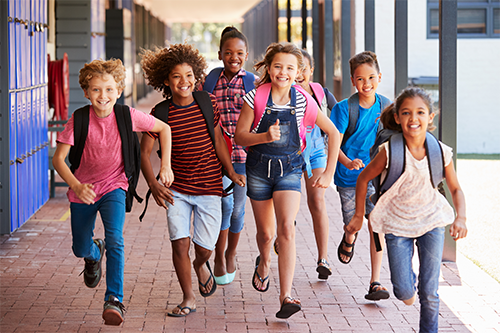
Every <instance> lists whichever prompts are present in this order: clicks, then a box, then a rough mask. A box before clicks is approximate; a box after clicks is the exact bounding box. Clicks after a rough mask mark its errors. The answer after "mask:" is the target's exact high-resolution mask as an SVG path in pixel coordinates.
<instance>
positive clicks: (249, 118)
mask: <svg viewBox="0 0 500 333" xmlns="http://www.w3.org/2000/svg"><path fill="white" fill-rule="evenodd" d="M254 117H255V115H254V112H253V109H252V108H251V107H250V106H249V105H248V104H247V103H246V102H245V103H244V104H243V107H242V108H241V112H240V117H239V118H238V123H237V124H236V130H235V132H234V142H236V144H237V145H240V146H254V145H258V144H261V143H269V142H273V141H276V140H279V139H280V137H281V131H280V127H279V120H278V121H276V123H275V124H274V125H272V126H271V127H269V130H268V131H267V132H265V133H251V132H250V130H251V128H252V125H253V121H254Z"/></svg>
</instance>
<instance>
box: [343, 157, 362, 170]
mask: <svg viewBox="0 0 500 333" xmlns="http://www.w3.org/2000/svg"><path fill="white" fill-rule="evenodd" d="M346 167H347V169H349V170H353V169H356V170H359V169H361V168H364V167H365V164H364V163H363V161H362V160H360V159H359V158H355V159H354V160H352V161H351V162H350V163H349V164H348V165H346Z"/></svg>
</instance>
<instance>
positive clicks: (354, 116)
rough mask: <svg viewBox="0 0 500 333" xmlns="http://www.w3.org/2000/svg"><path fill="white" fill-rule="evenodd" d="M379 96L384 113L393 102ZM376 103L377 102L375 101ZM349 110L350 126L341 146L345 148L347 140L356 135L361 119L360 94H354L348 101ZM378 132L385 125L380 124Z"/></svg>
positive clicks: (381, 109)
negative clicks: (359, 119)
mask: <svg viewBox="0 0 500 333" xmlns="http://www.w3.org/2000/svg"><path fill="white" fill-rule="evenodd" d="M375 96H378V98H379V100H380V111H381V112H382V111H383V110H384V109H385V108H386V107H387V106H389V105H390V104H391V103H392V102H391V100H390V99H388V98H387V97H385V96H383V95H379V94H375ZM375 103H376V101H375ZM347 105H348V110H349V124H348V125H347V129H346V131H345V133H344V136H343V137H342V143H341V144H340V146H341V147H343V146H344V145H345V144H346V142H347V140H349V138H350V137H351V136H352V135H353V134H354V132H355V131H356V126H357V125H358V118H359V95H358V93H354V94H352V95H351V97H349V99H348V100H347ZM378 126H379V127H378V130H380V129H382V127H383V125H382V124H381V122H379V124H378Z"/></svg>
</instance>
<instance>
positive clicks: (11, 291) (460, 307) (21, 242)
mask: <svg viewBox="0 0 500 333" xmlns="http://www.w3.org/2000/svg"><path fill="white" fill-rule="evenodd" d="M149 102H150V103H152V102H154V99H153V100H149ZM142 107H143V108H144V110H147V108H148V107H149V105H147V104H143V105H142ZM146 190H147V188H146V184H145V182H144V181H141V183H140V185H139V193H145V192H146ZM65 191H66V189H64V188H57V191H56V197H55V198H53V199H51V200H50V201H49V202H48V203H47V204H46V205H44V206H43V207H42V208H41V209H40V210H39V211H38V212H37V213H36V214H35V215H34V216H33V217H32V218H31V219H30V220H29V221H28V222H27V223H25V224H24V225H23V226H22V227H21V228H20V229H19V230H17V231H16V232H14V233H12V234H11V235H4V236H2V237H0V263H1V266H0V274H1V287H0V302H1V303H0V304H1V309H0V331H1V332H2V333H8V332H418V318H419V306H418V302H417V303H416V305H413V306H405V305H404V304H403V303H402V302H400V301H398V300H397V299H396V298H395V297H394V296H393V295H392V288H391V283H390V278H389V270H388V265H387V259H386V258H385V259H384V263H383V268H382V283H383V284H385V285H386V286H387V287H388V288H389V289H390V290H391V298H390V299H389V300H386V301H380V302H376V303H375V302H369V301H366V300H365V299H364V295H365V293H366V290H367V287H368V283H369V278H370V271H369V266H370V262H369V255H368V232H367V228H366V226H365V227H364V229H363V230H362V231H361V232H360V235H359V238H358V241H357V244H356V254H355V256H354V258H353V260H352V262H351V264H349V265H343V264H341V263H340V262H339V261H338V260H337V254H336V251H337V250H336V248H337V245H338V243H339V241H340V239H341V237H342V233H341V230H342V228H341V227H342V223H341V217H340V215H341V213H340V206H339V199H338V196H337V193H336V191H335V190H334V189H333V188H329V189H328V190H327V193H326V199H327V203H328V213H329V217H330V242H329V253H330V258H329V260H330V262H331V265H332V269H333V275H332V276H331V277H330V279H329V280H328V281H326V282H324V281H320V280H318V279H317V273H316V272H315V268H316V254H317V251H316V244H315V240H314V235H313V232H312V222H311V217H310V214H309V212H308V209H307V205H306V200H305V196H304V195H303V196H302V198H301V202H300V211H299V214H298V216H297V266H296V271H295V278H294V284H293V293H294V296H297V297H299V298H300V300H301V302H302V306H303V310H302V311H301V312H299V313H298V314H296V315H294V316H292V317H291V318H290V319H289V320H279V319H277V318H276V317H275V312H276V311H277V310H278V309H279V301H278V295H279V292H278V280H277V276H278V272H277V257H276V256H274V257H273V263H272V269H271V273H270V277H271V286H270V288H269V291H268V292H267V293H258V292H256V291H255V290H254V289H253V288H252V286H251V277H252V273H253V265H254V260H255V257H256V255H257V254H258V251H257V248H256V242H255V225H254V221H253V214H252V210H251V207H250V205H249V204H248V205H247V214H246V218H245V228H244V229H243V231H242V236H241V240H240V243H239V247H238V258H237V263H238V270H237V274H236V278H235V281H234V282H233V283H231V284H230V285H227V286H219V287H218V289H217V291H216V293H215V294H214V295H213V296H211V297H209V298H206V299H205V298H203V297H201V296H199V295H198V293H197V292H196V294H197V295H198V296H197V312H195V313H192V314H191V315H189V316H188V317H185V318H172V317H168V316H167V315H166V314H167V311H171V310H172V309H173V308H174V307H175V306H176V305H177V304H179V303H180V302H181V300H182V294H181V290H180V287H179V284H178V281H177V277H176V275H175V271H174V268H173V265H172V259H171V247H170V241H169V239H168V231H167V226H166V220H165V213H164V211H162V209H160V208H159V207H157V206H156V204H155V203H154V202H153V203H151V204H150V206H149V208H148V212H147V215H146V218H145V220H144V222H142V223H140V222H139V220H138V216H139V215H140V213H141V212H142V208H143V205H140V204H137V203H135V204H134V210H133V211H132V212H131V213H130V214H127V219H126V222H125V223H126V225H125V257H126V262H125V299H124V304H125V306H126V308H127V313H126V315H125V322H124V324H123V325H122V326H120V327H118V328H117V327H108V326H105V325H104V324H103V321H102V319H101V314H102V304H103V297H104V291H105V280H104V279H103V280H102V281H101V283H100V285H99V286H98V287H97V288H96V289H88V288H86V287H85V285H84V284H83V281H82V280H83V278H82V276H78V275H79V274H80V272H81V270H82V269H83V261H82V260H81V259H77V258H75V256H74V255H73V253H72V251H71V233H70V224H69V218H68V210H69V203H68V201H67V199H66V196H65ZM95 234H96V237H102V236H103V228H102V224H101V223H100V221H99V219H98V222H97V223H96V230H95ZM196 281H197V280H196V276H195V274H194V272H193V288H195V290H197V289H198V287H197V283H196ZM439 293H440V296H441V307H440V322H439V326H440V332H478V333H486V332H500V301H499V298H500V284H499V283H498V282H496V281H495V280H493V279H492V278H490V277H489V276H488V275H487V274H486V273H484V272H483V271H482V270H480V269H479V268H478V267H477V266H475V265H474V264H472V263H471V262H470V261H469V260H467V259H465V258H464V257H462V256H461V255H457V262H456V263H444V264H443V265H442V279H441V283H440V291H439Z"/></svg>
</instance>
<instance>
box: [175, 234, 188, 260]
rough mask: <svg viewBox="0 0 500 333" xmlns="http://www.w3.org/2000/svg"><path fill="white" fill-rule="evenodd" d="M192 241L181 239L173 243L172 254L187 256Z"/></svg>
mask: <svg viewBox="0 0 500 333" xmlns="http://www.w3.org/2000/svg"><path fill="white" fill-rule="evenodd" d="M189 246H190V239H189V238H187V237H186V238H181V239H177V240H175V241H173V242H172V254H173V255H174V256H182V255H187V254H188V253H189Z"/></svg>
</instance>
